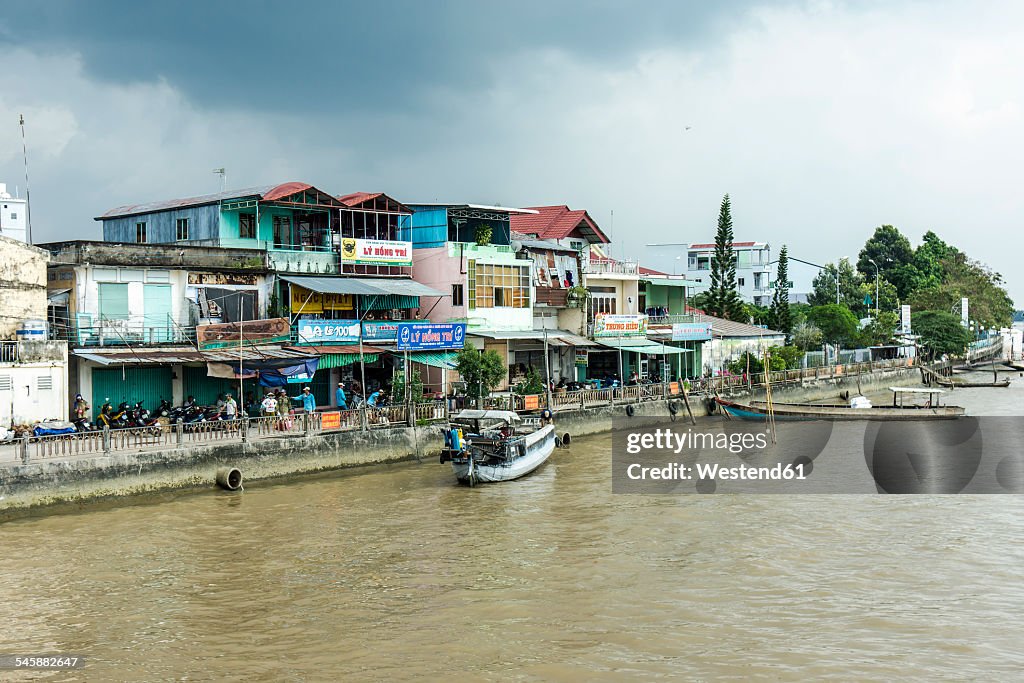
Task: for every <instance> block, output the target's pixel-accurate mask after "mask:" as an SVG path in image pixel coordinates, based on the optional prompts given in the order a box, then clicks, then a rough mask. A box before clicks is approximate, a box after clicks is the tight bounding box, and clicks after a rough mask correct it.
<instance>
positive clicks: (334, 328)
mask: <svg viewBox="0 0 1024 683" xmlns="http://www.w3.org/2000/svg"><path fill="white" fill-rule="evenodd" d="M358 342H359V321H358V320H300V321H299V343H300V344H355V343H358Z"/></svg>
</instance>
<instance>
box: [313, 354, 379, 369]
mask: <svg viewBox="0 0 1024 683" xmlns="http://www.w3.org/2000/svg"><path fill="white" fill-rule="evenodd" d="M378 358H380V354H379V353H366V350H365V349H364V350H363V355H362V359H363V362H364V363H376V362H377V359H378ZM359 359H360V355H359V353H358V352H356V353H325V354H322V355H321V356H320V369H321V370H323V369H326V368H341V367H345V366H346V365H353V364H355V363H358V362H359Z"/></svg>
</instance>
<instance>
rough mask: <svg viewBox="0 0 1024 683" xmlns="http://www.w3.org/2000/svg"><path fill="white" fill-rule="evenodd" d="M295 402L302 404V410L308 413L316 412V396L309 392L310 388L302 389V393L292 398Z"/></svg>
mask: <svg viewBox="0 0 1024 683" xmlns="http://www.w3.org/2000/svg"><path fill="white" fill-rule="evenodd" d="M292 400H293V401H296V402H299V401H301V402H302V409H303V410H305V411H306V412H307V413H315V412H316V396H314V395H313V392H312V391H310V390H309V387H302V393H301V394H299V395H298V396H295V397H293V398H292Z"/></svg>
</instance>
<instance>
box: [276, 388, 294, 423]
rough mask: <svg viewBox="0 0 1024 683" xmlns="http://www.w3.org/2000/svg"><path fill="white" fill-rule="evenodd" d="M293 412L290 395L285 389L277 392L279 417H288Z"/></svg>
mask: <svg viewBox="0 0 1024 683" xmlns="http://www.w3.org/2000/svg"><path fill="white" fill-rule="evenodd" d="M291 412H292V402H291V401H290V400H289V399H288V394H286V393H285V391H284V389H278V390H277V414H278V416H279V417H286V416H287V415H288V414H289V413H291Z"/></svg>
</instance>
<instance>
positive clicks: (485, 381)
mask: <svg viewBox="0 0 1024 683" xmlns="http://www.w3.org/2000/svg"><path fill="white" fill-rule="evenodd" d="M455 369H456V370H457V371H458V372H459V374H460V375H461V376H462V381H464V382H465V383H466V394H467V395H468V396H469V397H470V398H473V399H479V398H483V397H485V396H489V395H490V393H491V391H493V390H494V388H495V387H496V386H498V385H499V384H501V382H502V380H504V379H505V377H506V375H507V373H508V368H507V367H506V366H505V361H504V360H503V359H502V357H501V355H499V354H498V352H497V351H483V352H481V351H477V350H476V349H474V348H465V349H462V350H461V351H459V353H458V355H457V356H456V357H455Z"/></svg>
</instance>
